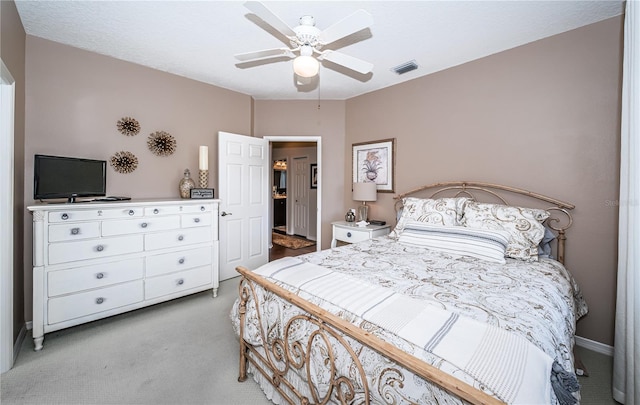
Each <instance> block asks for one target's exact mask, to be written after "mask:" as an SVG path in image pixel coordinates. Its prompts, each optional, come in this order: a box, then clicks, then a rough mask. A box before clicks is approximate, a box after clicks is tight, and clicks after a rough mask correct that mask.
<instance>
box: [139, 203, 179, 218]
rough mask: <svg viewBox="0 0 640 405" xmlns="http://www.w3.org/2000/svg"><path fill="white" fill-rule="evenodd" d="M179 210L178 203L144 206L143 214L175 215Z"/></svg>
mask: <svg viewBox="0 0 640 405" xmlns="http://www.w3.org/2000/svg"><path fill="white" fill-rule="evenodd" d="M181 212H182V211H181V210H180V206H179V205H158V206H149V207H145V208H144V215H145V216H146V217H155V216H162V215H175V214H180V213H181Z"/></svg>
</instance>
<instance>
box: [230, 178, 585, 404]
mask: <svg viewBox="0 0 640 405" xmlns="http://www.w3.org/2000/svg"><path fill="white" fill-rule="evenodd" d="M395 198H396V201H397V202H396V209H397V211H398V216H397V218H398V220H397V224H396V225H395V227H394V229H393V231H392V232H391V234H390V235H388V236H384V237H379V238H374V239H372V240H368V241H364V242H360V243H356V244H352V245H345V246H340V247H337V248H333V249H327V250H323V251H321V252H315V253H310V254H305V255H301V256H297V257H288V258H283V259H280V260H276V261H273V262H270V263H268V264H266V265H264V266H261V267H260V268H258V269H254V270H253V271H252V270H249V269H246V268H244V267H238V268H237V271H238V272H239V273H240V274H241V276H242V277H241V281H240V284H239V297H238V299H237V300H236V302H235V303H234V305H233V307H232V310H231V314H230V316H231V320H232V323H233V326H234V329H235V331H236V333H237V335H238V336H239V343H240V351H239V378H238V379H239V381H244V380H246V378H247V376H248V375H249V374H251V375H252V376H253V378H254V379H255V380H256V381H257V383H258V384H259V385H260V387H261V388H262V390H263V391H264V392H265V395H266V396H267V398H269V399H270V400H271V401H273V402H274V403H276V404H285V403H290V404H316V403H317V404H324V403H349V404H370V403H371V404H374V403H376V404H377V403H384V404H403V403H407V404H409V403H418V404H460V403H473V404H500V403H514V404H539V403H551V404H556V403H557V404H562V405H564V404H576V403H579V399H580V396H579V386H578V383H577V378H576V376H575V372H574V358H573V345H574V333H575V325H576V321H577V320H578V319H579V318H580V317H582V316H583V315H585V314H586V312H587V305H586V303H585V302H584V300H583V299H582V296H581V293H580V289H579V287H578V285H577V284H576V282H575V280H574V279H573V277H572V276H571V274H570V273H569V272H568V270H567V269H566V268H565V267H564V258H565V249H566V239H567V237H566V232H567V230H568V229H569V227H570V226H571V225H572V222H573V219H572V216H571V213H570V211H571V210H572V209H573V208H574V206H573V205H572V204H569V203H566V202H563V201H560V200H557V199H554V198H550V197H547V196H544V195H541V194H537V193H533V192H530V191H527V190H523V189H519V188H514V187H509V186H502V185H497V184H489V183H479V182H447V183H437V184H431V185H427V186H423V187H419V188H417V189H415V190H411V191H410V192H408V193H404V194H401V195H398V196H396V197H395ZM508 199H510V200H511V201H509V202H508ZM551 246H553V247H551Z"/></svg>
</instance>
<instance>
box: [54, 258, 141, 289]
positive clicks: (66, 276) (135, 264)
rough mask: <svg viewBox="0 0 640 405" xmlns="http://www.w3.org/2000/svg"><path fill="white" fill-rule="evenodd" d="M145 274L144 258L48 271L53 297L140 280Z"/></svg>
mask: <svg viewBox="0 0 640 405" xmlns="http://www.w3.org/2000/svg"><path fill="white" fill-rule="evenodd" d="M143 275H144V259H143V258H136V259H131V260H122V261H118V262H109V263H101V264H96V265H93V266H85V267H76V268H72V269H65V270H57V271H50V272H48V273H47V282H48V293H49V294H48V295H49V297H53V296H56V295H62V294H69V293H75V292H80V291H84V290H89V289H93V288H101V287H106V286H109V285H113V284H118V283H124V282H125V281H132V280H140V279H142V277H143Z"/></svg>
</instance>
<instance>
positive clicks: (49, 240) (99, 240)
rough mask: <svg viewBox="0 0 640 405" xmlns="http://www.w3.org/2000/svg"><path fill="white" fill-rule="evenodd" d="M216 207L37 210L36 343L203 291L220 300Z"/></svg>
mask: <svg viewBox="0 0 640 405" xmlns="http://www.w3.org/2000/svg"><path fill="white" fill-rule="evenodd" d="M218 207H219V200H209V199H207V200H146V201H135V200H133V201H120V202H108V203H105V202H86V203H74V204H38V205H34V206H30V207H28V209H29V210H30V211H32V213H33V341H34V344H35V350H40V349H42V344H43V341H44V334H45V333H48V332H52V331H55V330H59V329H63V328H67V327H70V326H74V325H78V324H81V323H85V322H89V321H93V320H96V319H100V318H105V317H108V316H111V315H115V314H119V313H122V312H126V311H131V310H133V309H137V308H141V307H145V306H148V305H152V304H157V303H159V302H162V301H167V300H170V299H174V298H177V297H181V296H184V295H188V294H193V293H195V292H199V291H204V290H208V289H212V290H213V296H214V297H215V296H217V291H218V285H219V279H218V250H219V241H218Z"/></svg>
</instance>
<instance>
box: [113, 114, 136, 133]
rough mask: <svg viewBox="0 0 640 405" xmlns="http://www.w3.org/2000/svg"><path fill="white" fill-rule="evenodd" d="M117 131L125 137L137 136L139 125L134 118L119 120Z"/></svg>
mask: <svg viewBox="0 0 640 405" xmlns="http://www.w3.org/2000/svg"><path fill="white" fill-rule="evenodd" d="M118 131H120V133H121V134H123V135H126V136H134V135H138V133H139V132H140V123H139V122H138V121H137V120H136V119H135V118H131V117H124V118H121V119H119V120H118Z"/></svg>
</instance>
